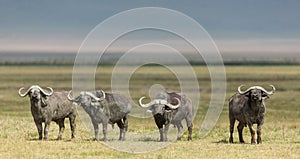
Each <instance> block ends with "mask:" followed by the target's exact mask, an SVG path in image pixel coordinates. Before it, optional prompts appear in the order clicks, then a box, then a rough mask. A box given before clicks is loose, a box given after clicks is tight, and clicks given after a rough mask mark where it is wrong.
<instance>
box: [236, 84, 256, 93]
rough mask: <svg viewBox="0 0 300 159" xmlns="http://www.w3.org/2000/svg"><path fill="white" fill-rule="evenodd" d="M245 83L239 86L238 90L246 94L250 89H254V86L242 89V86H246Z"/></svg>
mask: <svg viewBox="0 0 300 159" xmlns="http://www.w3.org/2000/svg"><path fill="white" fill-rule="evenodd" d="M244 86H245V85H240V86H239V88H238V91H239V93H240V94H245V93H247V92H248V91H250V90H251V89H254V87H250V88H248V89H247V90H246V91H241V88H242V87H244Z"/></svg>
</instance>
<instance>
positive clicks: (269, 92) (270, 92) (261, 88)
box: [256, 85, 276, 95]
mask: <svg viewBox="0 0 300 159" xmlns="http://www.w3.org/2000/svg"><path fill="white" fill-rule="evenodd" d="M270 86H271V87H272V91H267V90H266V89H264V88H263V87H260V86H256V88H257V89H260V90H262V91H263V92H265V93H267V94H268V95H272V94H273V93H274V92H275V90H276V88H275V86H274V85H270Z"/></svg>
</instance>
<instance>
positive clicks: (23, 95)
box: [18, 87, 30, 97]
mask: <svg viewBox="0 0 300 159" xmlns="http://www.w3.org/2000/svg"><path fill="white" fill-rule="evenodd" d="M23 89H25V88H24V87H22V88H20V89H19V92H18V93H19V96H20V97H25V96H27V94H28V92H29V91H30V89H27V91H26V92H25V93H24V94H22V93H21V91H22V90H23Z"/></svg>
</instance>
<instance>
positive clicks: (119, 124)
mask: <svg viewBox="0 0 300 159" xmlns="http://www.w3.org/2000/svg"><path fill="white" fill-rule="evenodd" d="M117 124H118V127H119V128H120V137H119V140H123V141H124V140H125V128H124V124H123V122H122V120H119V121H117Z"/></svg>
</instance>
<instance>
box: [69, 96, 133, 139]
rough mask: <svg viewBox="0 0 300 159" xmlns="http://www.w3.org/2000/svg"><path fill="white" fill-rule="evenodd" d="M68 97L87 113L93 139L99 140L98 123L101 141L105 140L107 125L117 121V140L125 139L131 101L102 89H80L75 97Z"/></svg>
mask: <svg viewBox="0 0 300 159" xmlns="http://www.w3.org/2000/svg"><path fill="white" fill-rule="evenodd" d="M70 94H71V91H70V92H69V95H68V99H69V100H70V101H73V102H75V103H77V104H79V105H81V106H82V108H83V109H84V110H85V111H86V113H88V115H89V116H90V118H91V121H92V124H93V126H94V132H95V140H99V135H98V134H99V124H100V123H102V126H103V138H102V139H101V140H102V141H107V137H106V134H107V125H108V124H109V123H110V124H115V123H117V125H118V127H119V128H120V137H119V140H125V139H126V138H125V133H126V132H127V129H128V115H129V113H130V110H131V107H132V103H131V101H130V100H129V99H128V98H127V97H125V96H123V95H120V94H110V93H105V92H104V91H102V90H97V91H96V92H93V93H92V92H88V91H82V92H80V94H79V96H77V97H76V98H74V99H73V98H72V97H71V95H70Z"/></svg>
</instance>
